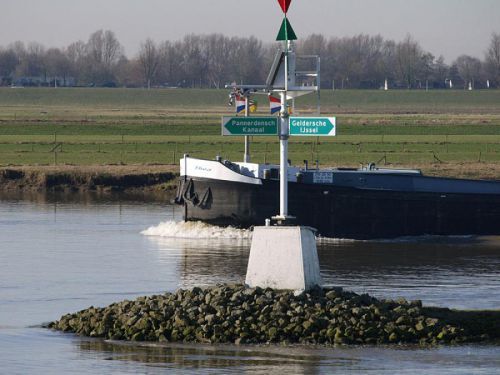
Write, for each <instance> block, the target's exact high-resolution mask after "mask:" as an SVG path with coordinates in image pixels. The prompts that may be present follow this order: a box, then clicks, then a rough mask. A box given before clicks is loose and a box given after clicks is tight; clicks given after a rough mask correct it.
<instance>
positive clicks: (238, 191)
mask: <svg viewBox="0 0 500 375" xmlns="http://www.w3.org/2000/svg"><path fill="white" fill-rule="evenodd" d="M288 186H289V213H290V214H291V215H293V216H295V217H296V221H295V223H296V224H299V225H306V226H311V227H313V228H316V229H317V231H318V235H319V236H323V237H330V238H345V239H359V240H366V239H385V238H387V239H390V238H398V237H407V236H424V235H444V236H465V235H495V234H500V194H476V193H472V194H466V193H446V194H444V193H434V192H413V191H385V190H374V189H362V188H356V187H340V186H334V185H322V184H304V183H293V182H290V183H289V185H288ZM176 202H177V203H179V204H183V205H184V219H185V220H187V221H203V222H206V223H210V224H214V225H221V226H227V225H231V226H235V227H240V228H248V227H251V226H258V225H264V223H265V219H268V218H271V217H272V216H275V215H276V214H277V213H278V212H279V181H277V180H262V185H251V184H245V183H240V182H233V181H223V180H216V179H206V178H197V177H194V178H190V177H187V178H182V179H181V181H180V185H179V190H178V194H177V198H176Z"/></svg>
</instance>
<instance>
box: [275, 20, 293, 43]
mask: <svg viewBox="0 0 500 375" xmlns="http://www.w3.org/2000/svg"><path fill="white" fill-rule="evenodd" d="M276 40H297V35H295V31H293V28H292V25H291V24H290V22H289V21H288V18H286V17H285V18H284V19H283V23H282V24H281V28H280V31H279V33H278V36H277V37H276Z"/></svg>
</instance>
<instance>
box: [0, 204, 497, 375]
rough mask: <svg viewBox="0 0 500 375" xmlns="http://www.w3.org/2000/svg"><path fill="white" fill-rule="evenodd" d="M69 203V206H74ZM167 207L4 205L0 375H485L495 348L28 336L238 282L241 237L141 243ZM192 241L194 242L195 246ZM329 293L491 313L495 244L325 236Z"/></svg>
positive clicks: (322, 253) (176, 213) (244, 245)
mask: <svg viewBox="0 0 500 375" xmlns="http://www.w3.org/2000/svg"><path fill="white" fill-rule="evenodd" d="M75 199H76V200H75ZM180 214H181V212H180V210H176V209H175V208H174V207H172V206H165V205H162V204H158V203H151V202H150V203H146V202H144V201H124V200H122V198H116V199H113V200H104V201H102V200H100V199H97V198H95V197H93V198H88V199H84V200H83V201H80V200H79V198H75V197H72V198H71V197H68V196H66V197H65V198H61V199H58V198H56V197H52V198H50V197H47V196H45V197H42V198H40V196H35V197H34V198H32V199H30V200H19V197H17V198H16V197H15V196H10V197H8V199H6V200H3V201H2V200H0V364H1V366H2V367H1V370H0V372H5V373H23V374H24V373H54V374H66V373H68V372H72V371H75V368H77V369H78V371H80V372H82V373H120V374H121V373H145V372H147V373H161V372H163V371H164V370H165V369H171V370H172V372H174V373H192V372H193V371H198V372H203V373H217V374H218V373H242V372H251V373H263V374H264V373H265V374H267V373H293V374H294V373H298V374H310V373H313V374H315V373H318V374H321V373H331V372H333V371H340V372H350V371H355V372H361V373H366V372H369V373H381V374H382V373H387V372H393V373H394V372H396V373H403V372H406V373H416V372H420V371H421V370H424V371H425V372H427V373H435V374H442V373H450V374H454V373H458V372H463V373H473V372H476V373H494V372H497V373H498V370H499V369H500V363H499V358H498V357H499V356H498V347H494V346H484V347H483V346H470V347H452V348H434V349H431V350H421V349H416V348H406V349H405V350H401V349H395V348H370V347H368V348H345V349H338V348H336V349H326V348H303V347H292V348H282V347H267V346H258V347H244V346H242V347H236V346H206V345H205V346H203V345H201V346H199V345H168V346H163V347H161V346H144V347H139V348H138V347H135V346H131V345H123V344H116V343H107V342H102V341H94V340H86V339H81V338H77V337H74V336H72V335H63V334H60V333H55V332H51V331H47V330H41V329H36V328H31V327H32V326H33V325H38V324H40V323H42V322H46V321H49V320H53V319H57V318H59V317H60V316H61V315H63V314H65V313H68V312H73V311H78V310H81V309H83V308H87V307H89V306H91V305H94V306H105V305H107V304H110V303H112V302H115V301H120V300H124V299H133V298H136V297H138V296H140V295H145V294H157V293H163V292H165V291H173V290H175V289H177V288H178V287H192V286H194V285H208V284H215V283H219V282H220V283H222V282H242V281H243V280H244V277H245V272H246V265H247V260H248V253H249V247H250V241H249V240H248V239H247V238H241V237H236V238H231V239H224V238H220V236H219V237H218V238H215V239H214V238H213V236H211V239H208V238H204V237H203V236H200V235H199V233H198V238H195V239H193V238H191V239H187V238H183V239H181V238H168V237H161V236H145V235H143V234H141V232H143V231H144V230H146V229H148V228H151V227H158V226H159V224H160V223H162V222H166V221H167V222H168V221H169V220H179V218H180ZM200 237H201V238H200ZM318 251H319V259H320V264H321V272H322V275H323V278H324V280H325V282H326V283H327V284H330V285H340V286H344V287H346V288H347V289H351V290H354V291H357V292H370V293H373V294H376V295H378V296H381V297H391V298H392V297H399V296H403V297H405V298H407V299H422V300H423V301H424V303H426V304H433V305H440V306H451V307H465V308H471V309H485V308H496V309H498V308H499V306H500V240H499V239H498V238H491V237H490V238H420V239H406V240H397V241H389V242H359V241H358V242H356V241H322V242H320V244H319V246H318Z"/></svg>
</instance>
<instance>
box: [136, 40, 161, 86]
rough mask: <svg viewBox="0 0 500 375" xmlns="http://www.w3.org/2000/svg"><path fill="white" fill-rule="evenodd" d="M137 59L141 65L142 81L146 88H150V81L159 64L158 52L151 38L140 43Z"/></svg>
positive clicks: (152, 79)
mask: <svg viewBox="0 0 500 375" xmlns="http://www.w3.org/2000/svg"><path fill="white" fill-rule="evenodd" d="M138 61H139V64H140V66H141V70H142V75H143V78H144V81H145V82H146V84H147V87H148V89H150V88H151V82H152V81H154V79H155V77H156V73H157V71H158V66H159V64H160V54H159V51H158V48H157V47H156V44H155V42H154V41H153V40H152V39H146V41H145V42H144V43H141V47H140V49H139V57H138Z"/></svg>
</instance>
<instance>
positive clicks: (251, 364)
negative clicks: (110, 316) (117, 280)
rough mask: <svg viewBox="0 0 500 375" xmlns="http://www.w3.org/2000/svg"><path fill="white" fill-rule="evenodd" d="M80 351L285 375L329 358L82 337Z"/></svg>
mask: <svg viewBox="0 0 500 375" xmlns="http://www.w3.org/2000/svg"><path fill="white" fill-rule="evenodd" d="M79 348H80V350H82V351H90V352H93V351H94V352H100V353H102V355H103V356H105V359H106V360H118V361H136V362H141V363H144V364H147V365H149V366H153V367H168V368H174V369H184V370H188V369H191V370H194V369H205V370H211V372H213V373H219V372H220V371H224V370H226V371H227V370H232V371H234V372H239V371H242V370H244V369H245V368H251V370H252V373H257V374H258V373H262V374H266V373H270V372H277V370H278V369H279V371H283V372H284V373H286V374H315V373H318V371H317V370H318V368H319V367H321V366H322V365H324V364H323V363H322V362H323V361H325V362H330V363H331V362H332V361H331V359H332V358H331V357H330V358H328V357H327V356H324V355H322V354H321V353H320V352H319V351H317V352H316V351H310V350H307V349H296V348H280V347H265V346H263V347H258V346H255V347H249V346H248V347H239V346H234V345H233V346H226V345H201V344H200V345H188V344H169V345H159V344H145V345H132V344H127V343H120V342H114V343H111V342H103V341H91V340H82V341H81V342H80V344H79ZM335 362H336V365H337V366H344V365H352V364H353V362H355V360H352V359H349V358H338V359H336V360H335Z"/></svg>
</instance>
